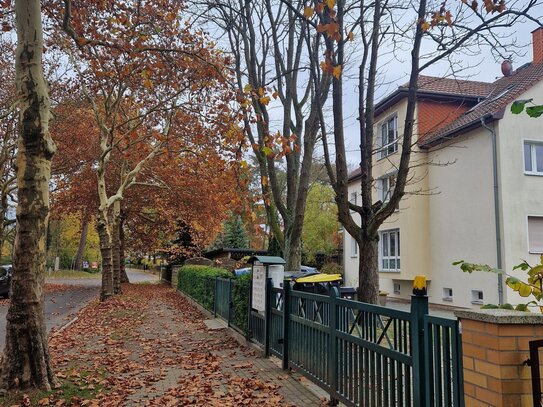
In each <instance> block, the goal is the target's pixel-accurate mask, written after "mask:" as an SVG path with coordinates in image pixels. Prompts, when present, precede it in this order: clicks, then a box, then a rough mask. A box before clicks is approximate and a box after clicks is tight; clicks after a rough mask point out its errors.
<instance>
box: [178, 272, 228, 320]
mask: <svg viewBox="0 0 543 407" xmlns="http://www.w3.org/2000/svg"><path fill="white" fill-rule="evenodd" d="M217 277H227V278H228V277H232V274H231V273H230V272H228V271H227V270H224V269H220V268H216V267H208V266H193V265H190V266H188V265H187V266H183V267H181V268H180V269H179V272H178V280H177V289H178V290H179V291H183V292H184V293H186V294H188V295H189V296H190V297H192V298H193V299H194V300H195V301H197V302H198V303H200V304H201V305H202V306H203V307H204V308H206V309H207V310H209V311H212V310H213V303H214V300H215V278H217Z"/></svg>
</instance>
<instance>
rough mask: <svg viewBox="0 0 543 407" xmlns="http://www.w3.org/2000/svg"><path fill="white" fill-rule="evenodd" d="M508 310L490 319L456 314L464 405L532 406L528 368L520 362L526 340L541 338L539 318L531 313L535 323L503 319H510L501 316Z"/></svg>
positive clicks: (526, 350) (526, 353)
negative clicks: (493, 319)
mask: <svg viewBox="0 0 543 407" xmlns="http://www.w3.org/2000/svg"><path fill="white" fill-rule="evenodd" d="M475 312H479V311H475ZM470 313H472V312H471V311H465V312H462V313H459V314H470ZM494 313H496V311H494ZM510 313H511V312H510V311H509V312H504V313H502V315H503V316H504V317H502V318H499V319H497V320H496V321H494V322H488V321H481V320H473V319H468V318H469V317H468V316H465V317H460V319H461V321H462V346H463V355H464V356H463V362H464V393H465V401H466V407H483V406H484V407H489V406H493V407H494V406H496V407H521V406H522V407H524V406H530V407H532V406H533V399H532V383H531V371H530V367H529V366H526V365H525V364H524V362H525V361H526V360H527V359H528V358H529V356H530V355H529V344H528V343H529V342H530V341H533V340H535V339H541V338H543V324H542V322H543V320H542V317H541V315H534V317H536V318H539V324H533V321H532V322H531V323H528V324H511V323H506V322H511V321H512V320H511V319H510V318H511V317H507V318H506V317H505V315H507V314H510ZM518 315H519V313H518V312H517V313H516V316H517V317H518ZM459 316H460V315H459ZM514 317H515V315H513V318H514ZM508 318H509V319H508ZM480 319H481V318H480ZM483 319H484V318H483Z"/></svg>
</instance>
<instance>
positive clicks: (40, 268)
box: [0, 0, 56, 390]
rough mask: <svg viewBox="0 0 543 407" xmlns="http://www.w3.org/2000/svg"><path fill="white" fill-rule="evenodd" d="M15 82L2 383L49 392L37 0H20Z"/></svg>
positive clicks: (50, 149)
mask: <svg viewBox="0 0 543 407" xmlns="http://www.w3.org/2000/svg"><path fill="white" fill-rule="evenodd" d="M15 16H16V22H17V54H16V65H15V69H16V85H17V91H18V95H19V101H20V102H19V109H20V127H19V139H18V146H17V148H18V151H17V187H18V195H17V196H18V205H17V234H16V237H15V248H14V253H13V268H14V271H13V280H12V282H11V290H12V291H11V293H12V297H11V302H10V305H9V309H8V314H7V324H6V347H5V348H4V353H3V355H2V361H1V365H0V387H1V388H3V389H12V388H22V389H24V388H30V387H35V388H40V389H43V390H51V388H52V387H54V385H55V384H56V379H55V375H54V374H53V370H52V368H51V365H50V358H49V349H48V344H47V331H46V330H45V320H44V313H43V300H44V294H43V283H44V278H45V242H46V231H47V222H48V220H49V180H50V177H51V158H52V157H53V154H54V152H55V145H54V143H53V141H52V140H51V137H50V135H49V129H48V124H49V115H50V102H49V96H48V90H47V84H46V82H45V79H44V77H43V71H42V69H43V67H42V49H43V34H42V26H41V8H40V1H39V0H17V1H16V3H15Z"/></svg>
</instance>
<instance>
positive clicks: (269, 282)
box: [264, 278, 273, 357]
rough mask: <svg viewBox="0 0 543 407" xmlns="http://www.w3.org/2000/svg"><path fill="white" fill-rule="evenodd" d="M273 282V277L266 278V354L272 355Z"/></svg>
mask: <svg viewBox="0 0 543 407" xmlns="http://www.w3.org/2000/svg"><path fill="white" fill-rule="evenodd" d="M272 288H273V283H272V279H271V278H268V279H267V280H266V293H265V300H266V309H265V310H264V356H265V357H268V356H270V326H271V301H272V298H273V295H272V294H273V293H272Z"/></svg>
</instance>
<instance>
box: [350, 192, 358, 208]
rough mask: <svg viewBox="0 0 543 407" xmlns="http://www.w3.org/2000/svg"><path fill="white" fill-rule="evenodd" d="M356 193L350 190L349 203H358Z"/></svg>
mask: <svg viewBox="0 0 543 407" xmlns="http://www.w3.org/2000/svg"><path fill="white" fill-rule="evenodd" d="M357 197H358V194H357V193H356V192H351V203H352V204H354V205H357V203H358V199H357Z"/></svg>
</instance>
